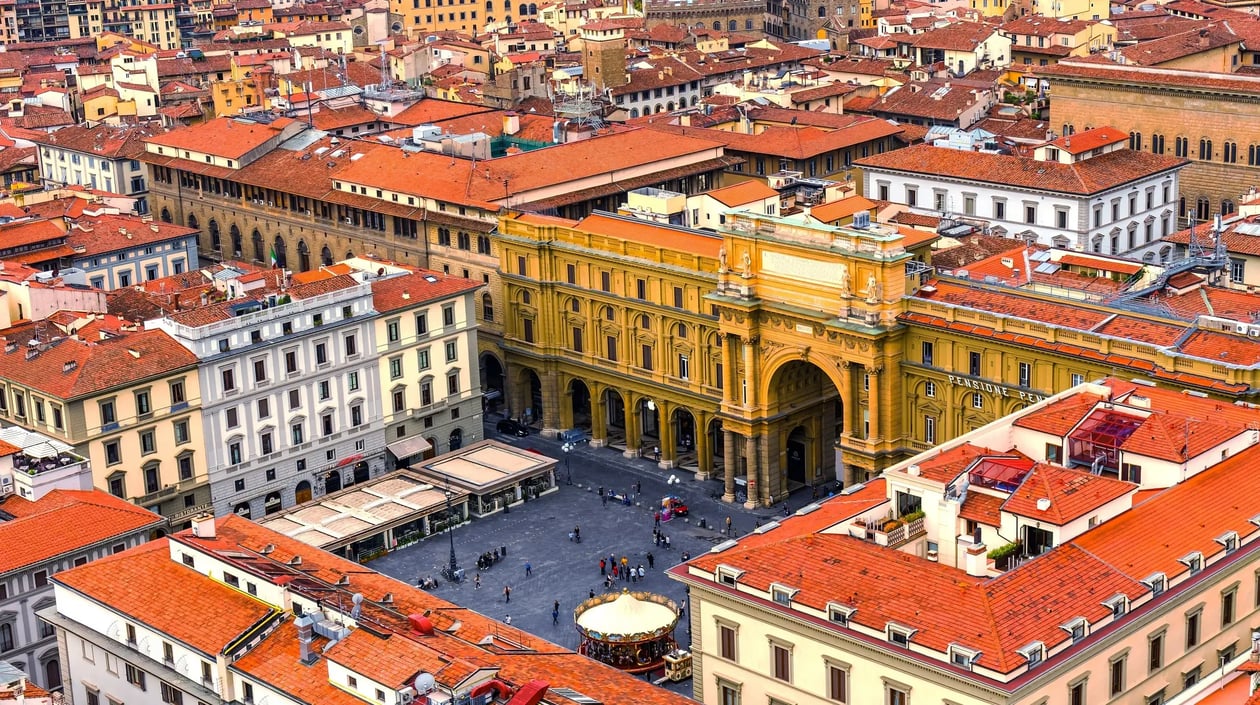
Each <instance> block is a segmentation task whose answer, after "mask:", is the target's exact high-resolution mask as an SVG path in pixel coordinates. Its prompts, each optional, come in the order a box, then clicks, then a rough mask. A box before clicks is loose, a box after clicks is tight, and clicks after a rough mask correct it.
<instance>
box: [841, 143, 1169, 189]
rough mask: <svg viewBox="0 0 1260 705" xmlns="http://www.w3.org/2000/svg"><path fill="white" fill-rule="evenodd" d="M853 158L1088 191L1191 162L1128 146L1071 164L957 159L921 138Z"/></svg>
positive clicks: (873, 164) (984, 156)
mask: <svg viewBox="0 0 1260 705" xmlns="http://www.w3.org/2000/svg"><path fill="white" fill-rule="evenodd" d="M856 163H857V164H858V166H860V167H862V168H864V169H876V170H879V169H886V170H889V171H899V172H907V173H914V174H923V175H929V176H943V177H949V178H955V179H966V180H969V181H979V182H983V183H991V184H1001V185H1003V186H1017V187H1022V188H1029V189H1034V190H1037V191H1050V192H1055V193H1070V194H1078V195H1088V194H1094V193H1098V192H1100V191H1105V190H1108V189H1112V188H1116V187H1118V186H1122V185H1124V184H1127V183H1129V182H1131V181H1135V180H1138V179H1142V178H1147V177H1150V176H1153V175H1155V174H1159V173H1162V172H1166V171H1171V170H1174V169H1179V168H1181V167H1182V166H1185V165H1186V164H1188V163H1189V162H1188V161H1186V160H1185V159H1181V158H1178V157H1167V156H1163V155H1159V154H1149V153H1146V152H1135V151H1133V150H1129V149H1119V150H1116V151H1114V152H1109V153H1107V154H1103V155H1100V156H1097V157H1093V158H1090V159H1085V160H1083V161H1079V162H1076V163H1073V164H1062V163H1059V162H1042V161H1037V160H1035V159H1031V158H1028V157H1017V156H1012V155H1007V154H988V153H983V152H972V153H969V154H968V155H967V158H966V159H959V158H958V154H957V151H956V150H952V149H944V148H941V147H933V146H931V145H926V144H922V145H913V146H910V147H906V148H904V149H896V150H893V151H891V152H885V153H884V154H876V155H873V156H870V157H867V158H865V159H860V160H858V161H857V162H856Z"/></svg>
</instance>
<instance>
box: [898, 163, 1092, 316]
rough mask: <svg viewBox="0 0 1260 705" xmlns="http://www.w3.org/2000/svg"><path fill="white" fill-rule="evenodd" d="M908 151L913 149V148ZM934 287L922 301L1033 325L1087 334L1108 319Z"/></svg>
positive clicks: (1000, 295) (996, 294)
mask: <svg viewBox="0 0 1260 705" xmlns="http://www.w3.org/2000/svg"><path fill="white" fill-rule="evenodd" d="M907 149H913V147H909V148H907ZM929 149H936V147H929ZM899 151H905V150H899ZM943 151H952V150H943ZM935 287H936V291H935V292H932V293H930V294H927V293H921V294H920V296H921V298H928V299H931V300H932V301H938V302H941V303H949V304H953V305H957V306H968V307H971V308H979V309H984V310H986V311H990V312H992V313H1001V314H1005V315H1008V316H1015V317H1019V318H1026V319H1028V320H1032V321H1054V322H1055V323H1056V324H1058V325H1061V326H1067V327H1069V328H1078V329H1080V330H1090V329H1092V328H1094V327H1095V326H1097V325H1098V324H1100V323H1102V322H1103V321H1104V320H1105V319H1106V318H1107V314H1106V313H1103V312H1100V311H1092V310H1089V309H1084V308H1080V307H1077V306H1071V305H1068V304H1064V303H1057V302H1053V301H1049V300H1045V301H1043V300H1038V299H1033V298H1031V297H1027V296H1022V295H1019V294H1013V293H1005V292H1001V291H995V290H990V289H982V288H980V287H976V286H964V285H959V284H954V283H952V282H943V281H941V282H938V283H937V284H935Z"/></svg>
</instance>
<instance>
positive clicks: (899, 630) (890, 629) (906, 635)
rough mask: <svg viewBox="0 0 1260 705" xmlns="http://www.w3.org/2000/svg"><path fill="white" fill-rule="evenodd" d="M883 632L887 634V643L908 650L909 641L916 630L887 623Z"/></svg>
mask: <svg viewBox="0 0 1260 705" xmlns="http://www.w3.org/2000/svg"><path fill="white" fill-rule="evenodd" d="M885 631H886V633H887V634H888V641H890V642H892V643H894V644H896V645H897V646H903V647H906V648H910V640H911V639H912V638H914V633H915V632H916V631H918V630H917V629H914V628H912V627H906V626H902V625H900V624H894V623H893V622H889V623H888V625H887V626H886V627H885Z"/></svg>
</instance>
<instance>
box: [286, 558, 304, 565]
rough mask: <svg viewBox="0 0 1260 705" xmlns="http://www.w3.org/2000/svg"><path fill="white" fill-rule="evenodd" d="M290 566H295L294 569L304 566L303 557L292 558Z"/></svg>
mask: <svg viewBox="0 0 1260 705" xmlns="http://www.w3.org/2000/svg"><path fill="white" fill-rule="evenodd" d="M289 565H291V566H294V567H297V566H300V565H302V557H301V556H294V557H292V558H290V559H289Z"/></svg>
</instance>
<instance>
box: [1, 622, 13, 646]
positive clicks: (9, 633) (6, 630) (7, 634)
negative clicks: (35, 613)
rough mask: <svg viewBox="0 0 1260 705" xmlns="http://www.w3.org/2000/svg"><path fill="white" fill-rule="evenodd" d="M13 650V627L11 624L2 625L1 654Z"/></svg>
mask: <svg viewBox="0 0 1260 705" xmlns="http://www.w3.org/2000/svg"><path fill="white" fill-rule="evenodd" d="M12 650H13V625H12V624H11V623H9V622H5V623H4V624H0V652H4V651H12Z"/></svg>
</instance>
